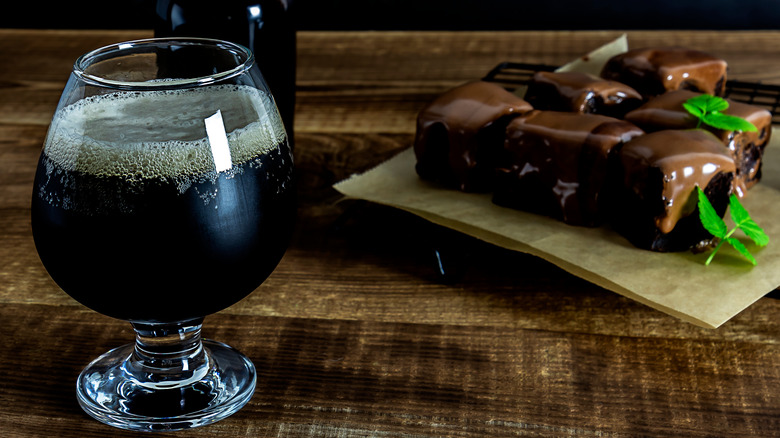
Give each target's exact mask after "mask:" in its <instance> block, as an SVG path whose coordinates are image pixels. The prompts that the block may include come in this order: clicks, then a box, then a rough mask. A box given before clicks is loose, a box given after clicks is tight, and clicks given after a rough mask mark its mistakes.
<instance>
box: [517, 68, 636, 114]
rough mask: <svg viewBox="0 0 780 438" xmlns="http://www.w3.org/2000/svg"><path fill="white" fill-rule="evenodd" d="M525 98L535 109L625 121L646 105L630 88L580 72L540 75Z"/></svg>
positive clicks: (539, 73) (530, 84)
mask: <svg viewBox="0 0 780 438" xmlns="http://www.w3.org/2000/svg"><path fill="white" fill-rule="evenodd" d="M524 98H525V100H527V101H528V103H530V104H531V106H533V107H534V108H535V109H540V110H550V111H571V112H576V113H582V114H601V115H605V116H610V117H616V118H622V117H623V116H624V115H625V114H626V113H627V112H628V111H630V110H632V109H635V108H637V107H638V106H639V105H641V104H642V102H643V101H642V96H641V95H640V94H639V93H638V92H637V91H636V90H634V89H633V88H631V87H629V86H628V85H625V84H622V83H620V82H616V81H609V80H606V79H602V78H599V77H597V76H593V75H590V74H587V73H579V72H538V73H536V74H534V76H533V79H532V80H531V82H530V83H529V85H528V90H527V91H526V93H525V96H524Z"/></svg>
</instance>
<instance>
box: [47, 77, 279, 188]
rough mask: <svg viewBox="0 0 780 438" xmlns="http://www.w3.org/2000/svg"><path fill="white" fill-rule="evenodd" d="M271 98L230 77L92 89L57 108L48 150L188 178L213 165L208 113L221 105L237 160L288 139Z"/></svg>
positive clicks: (145, 173) (71, 164) (97, 165)
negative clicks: (212, 82) (165, 86)
mask: <svg viewBox="0 0 780 438" xmlns="http://www.w3.org/2000/svg"><path fill="white" fill-rule="evenodd" d="M269 100H270V96H268V95H267V94H265V93H263V92H262V91H260V90H257V89H255V88H252V87H246V86H227V85H226V86H212V87H204V88H195V89H187V90H168V91H164V90H160V91H145V92H138V93H132V94H125V93H113V94H106V95H102V96H93V97H88V98H85V99H82V100H80V101H78V102H76V103H75V104H72V105H70V106H67V107H65V108H63V109H62V110H60V111H59V112H58V113H57V114H56V115H55V117H54V119H53V121H52V124H51V127H50V129H49V136H48V138H47V140H46V144H45V146H44V152H45V154H46V155H47V156H48V158H49V159H50V160H52V161H53V162H54V164H56V165H57V166H58V167H60V168H62V169H63V170H66V171H78V172H83V173H87V174H93V175H98V176H114V177H116V176H119V177H125V178H128V179H130V180H143V179H154V178H172V179H175V180H179V181H178V182H179V184H180V185H183V186H187V185H189V183H190V182H191V181H188V180H190V179H191V178H192V177H202V176H203V175H204V174H206V173H209V172H212V173H213V172H214V159H213V155H212V152H211V148H210V145H209V141H208V139H207V137H206V129H205V123H204V120H205V119H206V118H208V117H210V116H212V115H214V114H215V113H216V112H217V110H219V111H221V112H222V117H223V119H224V121H225V124H226V131H227V136H228V143H229V145H230V155H231V157H232V161H233V163H234V164H241V163H244V162H246V161H248V160H250V159H252V158H254V157H257V156H258V155H260V154H263V153H265V152H267V151H269V150H271V149H273V148H275V147H276V146H277V145H278V144H279V143H281V142H282V141H283V140H284V139H285V136H286V134H285V132H284V128H283V125H282V121H281V119H280V117H279V115H278V112H277V111H276V110H275V108H274V106H273V105H272V104H271V103H270V102H269ZM269 108H270V110H269Z"/></svg>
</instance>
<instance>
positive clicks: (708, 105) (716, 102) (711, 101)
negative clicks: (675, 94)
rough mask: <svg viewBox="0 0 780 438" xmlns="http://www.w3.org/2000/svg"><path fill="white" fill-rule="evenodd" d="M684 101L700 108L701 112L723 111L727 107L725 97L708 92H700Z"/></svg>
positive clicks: (727, 103)
mask: <svg viewBox="0 0 780 438" xmlns="http://www.w3.org/2000/svg"><path fill="white" fill-rule="evenodd" d="M686 103H689V104H691V105H693V106H695V107H697V108H699V109H701V111H702V112H703V113H711V112H716V111H725V110H727V109H728V107H729V102H728V101H727V100H726V99H723V98H722V97H718V96H712V95H710V94H700V95H698V96H695V97H692V98H690V99H688V100H687V101H686Z"/></svg>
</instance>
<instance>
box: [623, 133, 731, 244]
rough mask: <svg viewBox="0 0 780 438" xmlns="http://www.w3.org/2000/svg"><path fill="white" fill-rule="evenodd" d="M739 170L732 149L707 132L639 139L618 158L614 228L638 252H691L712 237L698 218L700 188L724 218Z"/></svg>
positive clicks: (627, 145)
mask: <svg viewBox="0 0 780 438" xmlns="http://www.w3.org/2000/svg"><path fill="white" fill-rule="evenodd" d="M735 170H736V168H735V166H734V160H733V159H732V158H731V154H730V153H729V151H728V149H727V148H726V147H725V146H724V145H723V143H721V142H720V140H719V139H718V138H717V137H715V136H714V135H713V134H712V133H710V132H708V131H704V130H701V129H693V130H664V131H657V132H654V133H649V134H646V135H643V136H641V137H637V138H635V139H633V140H631V141H629V142H628V143H626V144H624V145H623V147H622V148H621V150H620V153H619V154H618V156H617V160H616V164H615V169H614V174H613V175H614V178H615V179H614V184H615V187H616V189H617V195H616V199H615V201H616V202H615V203H614V204H613V206H614V211H613V213H612V216H613V218H614V221H613V225H614V227H615V228H616V229H617V230H618V231H619V232H620V233H621V234H623V235H624V236H626V237H627V238H628V239H629V240H630V241H631V242H632V243H633V244H634V245H636V246H638V247H640V248H647V249H651V250H656V251H679V250H685V249H689V248H691V247H693V246H695V245H696V244H698V243H699V242H700V241H702V240H705V239H708V238H710V237H711V236H710V234H709V233H708V232H707V231H706V230H704V228H703V227H702V226H701V223H700V221H699V218H698V213H697V212H698V209H697V201H698V198H697V195H696V192H695V188H696V186H699V187H702V188H703V190H704V191H705V193H707V195H708V198H709V199H710V202H711V203H712V204H713V206H715V208H716V211H718V213H719V214H721V215H722V214H723V213H724V212H725V209H726V206H727V205H728V196H729V195H730V193H731V186H732V180H733V177H734V172H735Z"/></svg>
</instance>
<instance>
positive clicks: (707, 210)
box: [696, 186, 769, 265]
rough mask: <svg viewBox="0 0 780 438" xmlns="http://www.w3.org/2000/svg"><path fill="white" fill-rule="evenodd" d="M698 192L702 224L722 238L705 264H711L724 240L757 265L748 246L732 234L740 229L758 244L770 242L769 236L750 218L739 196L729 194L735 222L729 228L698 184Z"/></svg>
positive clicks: (730, 207) (763, 244)
mask: <svg viewBox="0 0 780 438" xmlns="http://www.w3.org/2000/svg"><path fill="white" fill-rule="evenodd" d="M696 192H697V194H698V197H699V204H698V206H699V219H700V220H701V224H702V225H703V226H704V228H705V229H706V230H707V231H709V232H710V234H712V235H713V236H715V237H717V238H718V239H720V242H718V245H717V246H716V247H715V249H713V250H712V253H710V256H709V257H708V258H707V261H706V262H705V265H709V264H710V262H711V261H712V259H713V258H714V257H715V254H716V253H717V252H718V250H719V249H720V247H721V246H723V243H724V242H728V243H729V244H730V245H731V246H732V247H734V249H736V250H737V251H738V252H739V253H740V254H742V255H743V256H744V257H745V258H746V259H748V260H749V261H750V262H751V263H752V264H753V265H756V264H757V263H758V262H757V261H756V259H755V257H753V255H752V254H750V251H748V249H747V247H745V245H744V244H743V243H742V242H741V241H739V240H738V239H736V238H735V237H732V235H733V234H734V232H736V231H737V230H738V229H740V230H742V232H743V233H745V235H746V236H747V237H749V238H750V240H752V241H753V242H754V243H755V244H756V245H758V246H766V245H767V244H768V243H769V236H767V235H766V233H765V232H764V230H763V229H762V228H761V227H760V226H758V224H757V223H756V222H755V221H754V220H753V219H751V218H750V214H749V213H748V211H747V210H746V209H745V207H743V206H742V204H741V203H740V202H739V198H737V196H736V195H734V194H733V193H732V194H731V196H729V212H730V214H731V220H733V221H734V224H735V226H734V228H732V229H731V230H729V229H728V227H727V226H726V223H725V222H724V221H723V219H721V218H720V216H718V213H717V212H716V211H715V208H714V207H713V206H712V204H711V203H710V201H709V199H707V195H705V194H704V191H703V190H702V189H701V188H700V187H698V186H696Z"/></svg>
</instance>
